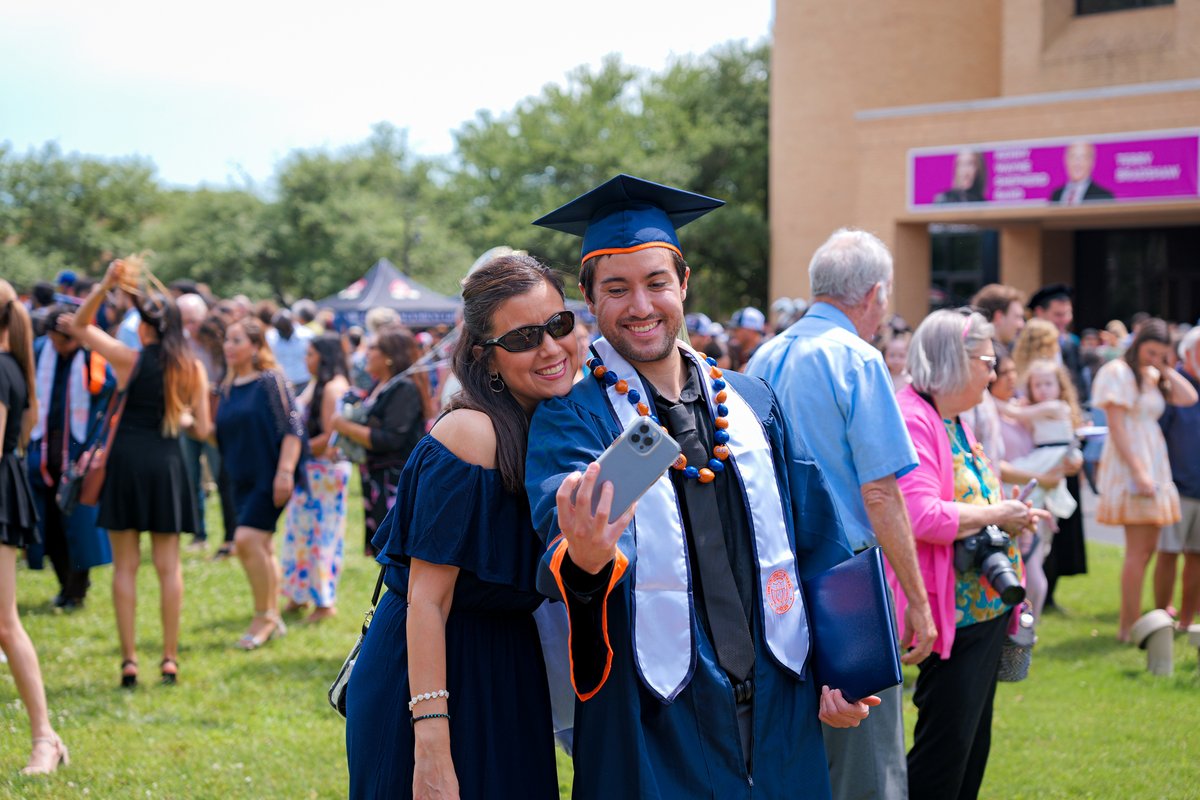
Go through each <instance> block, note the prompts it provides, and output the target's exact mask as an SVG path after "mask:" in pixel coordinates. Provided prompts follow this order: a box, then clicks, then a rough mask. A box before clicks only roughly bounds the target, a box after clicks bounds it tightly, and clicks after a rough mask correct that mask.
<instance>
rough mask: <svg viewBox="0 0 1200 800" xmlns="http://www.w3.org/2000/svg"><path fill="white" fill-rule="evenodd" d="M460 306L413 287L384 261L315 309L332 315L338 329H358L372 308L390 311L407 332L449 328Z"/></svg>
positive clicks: (446, 298)
mask: <svg viewBox="0 0 1200 800" xmlns="http://www.w3.org/2000/svg"><path fill="white" fill-rule="evenodd" d="M461 305H462V301H461V300H459V299H457V298H452V297H446V296H445V295H441V294H438V293H437V292H435V291H433V290H432V289H429V288H427V287H425V286H422V285H421V284H419V283H417V282H416V281H414V280H413V279H412V278H410V277H408V276H407V275H405V274H404V273H403V272H401V271H400V270H399V269H397V268H396V265H395V264H393V263H392V262H390V261H388V260H387V259H386V258H381V259H379V260H378V261H376V262H375V265H374V266H372V267H371V268H370V269H369V270H367V274H366V275H363V276H362V277H361V278H359V279H358V280H356V281H355V282H354V283H352V284H350V285H349V286H347V287H346V288H345V289H343V290H342V291H340V292H338V293H337V294H335V295H330V296H329V297H326V298H324V299H322V300H318V301H317V307H318V308H328V309H330V310H332V311H333V312H334V314H335V315H336V316H337V323H338V327H339V328H342V327H345V326H349V325H362V324H363V322H364V320H365V318H366V315H367V312H368V311H370V310H371V309H372V308H391V309H394V310H395V311H396V312H397V313H398V314H399V315H400V321H401V322H402V323H403V324H404V325H407V326H408V327H410V328H427V327H431V326H434V325H453V324H454V319H455V314H456V313H457V311H458V309H459V307H460V306H461Z"/></svg>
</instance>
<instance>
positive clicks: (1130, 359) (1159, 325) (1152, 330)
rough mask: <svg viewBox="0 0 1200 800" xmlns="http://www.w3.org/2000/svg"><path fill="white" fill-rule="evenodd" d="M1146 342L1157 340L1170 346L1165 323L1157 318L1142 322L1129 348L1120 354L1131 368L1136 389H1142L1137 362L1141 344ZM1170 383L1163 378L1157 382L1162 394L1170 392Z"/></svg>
mask: <svg viewBox="0 0 1200 800" xmlns="http://www.w3.org/2000/svg"><path fill="white" fill-rule="evenodd" d="M1146 342H1158V343H1160V344H1164V345H1166V346H1167V347H1170V346H1171V332H1170V331H1169V330H1168V329H1167V323H1165V322H1163V321H1162V320H1161V319H1158V318H1156V317H1155V318H1151V319H1148V320H1146V321H1145V322H1143V323H1142V327H1140V328H1138V332H1137V334H1136V335H1134V337H1133V341H1132V342H1130V343H1129V349H1128V350H1126V351H1125V355H1124V356H1122V357H1123V358H1124V359H1125V363H1126V364H1128V365H1129V368H1130V369H1132V370H1133V376H1134V378H1135V379H1136V380H1137V387H1138V391H1139V392H1141V391H1142V368H1141V366H1140V365H1139V364H1138V352H1139V351H1140V350H1141V349H1142V345H1143V344H1145V343H1146ZM1170 387H1171V384H1170V383H1169V382H1168V381H1167V380H1166V379H1165V378H1164V379H1163V380H1162V381H1160V382H1159V389H1161V390H1162V393H1163V394H1164V395H1167V394H1169V393H1170Z"/></svg>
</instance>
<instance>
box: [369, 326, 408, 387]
mask: <svg viewBox="0 0 1200 800" xmlns="http://www.w3.org/2000/svg"><path fill="white" fill-rule="evenodd" d="M375 346H376V347H378V348H379V352H381V353H383V356H384V358H386V359H387V360H388V361H390V362H392V363H391V364H389V365H388V369H389V370H390V371H391V373H392V374H393V375H397V374H399V373H401V372H404V370H406V369H408V368H409V367H411V366H412V363H413V359H414V358H415V355H414V354H415V353H416V352H417V342H416V340H415V339H413V335H412V333H410V332H409V330H408V328H401V327H400V326H399V325H391V326H388V327H386V328H383V329H381V330H380V331H379V333H377V334H375Z"/></svg>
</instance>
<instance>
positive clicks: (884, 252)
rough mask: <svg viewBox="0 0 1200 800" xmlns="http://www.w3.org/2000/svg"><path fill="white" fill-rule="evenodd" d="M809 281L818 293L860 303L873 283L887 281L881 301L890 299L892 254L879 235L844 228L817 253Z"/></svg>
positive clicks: (813, 259)
mask: <svg viewBox="0 0 1200 800" xmlns="http://www.w3.org/2000/svg"><path fill="white" fill-rule="evenodd" d="M808 281H809V283H810V284H811V286H812V293H813V296H814V297H820V296H822V295H824V296H826V297H831V298H833V299H834V300H837V301H838V302H840V303H845V304H846V305H848V306H856V305H858V304H859V303H861V302H862V301H863V298H864V297H866V296H867V294H868V293H869V292H870V291H871V287H872V286H874V285H875V284H877V283H878V284H883V286H882V287H881V292H882V294H881V296H880V302H881V303H882V302H886V300H887V288H888V285H889V284H890V283H891V281H892V254H891V253H889V252H888V249H887V247H886V246H885V245H884V244H883V242H881V241H879V238H878V237H876V236H875V235H873V234H870V233H867V232H866V231H860V230H854V229H853V228H840V229H838V230H836V231H834V233H833V235H832V236H830V237H829V238H828V239H827V240H826V241H825V244H823V245H821V246H820V247H818V248H817V252H815V253H813V257H812V261H811V262H809V265H808Z"/></svg>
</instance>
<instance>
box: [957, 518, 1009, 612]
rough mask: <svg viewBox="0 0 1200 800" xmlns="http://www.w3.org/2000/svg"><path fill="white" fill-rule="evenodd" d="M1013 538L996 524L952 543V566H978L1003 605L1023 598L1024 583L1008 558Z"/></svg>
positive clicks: (964, 570) (963, 567)
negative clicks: (1022, 583)
mask: <svg viewBox="0 0 1200 800" xmlns="http://www.w3.org/2000/svg"><path fill="white" fill-rule="evenodd" d="M1011 541H1012V540H1011V539H1009V538H1008V534H1007V533H1005V532H1004V531H1002V530H1000V529H999V528H997V527H996V526H995V525H988V526H987V527H986V528H984V529H983V530H981V531H980V532H979V533H976V534H973V535H971V536H968V537H967V538H965V539H959V540H958V541H956V542H955V543H954V568H955V569H956V570H958V571H959V572H968V571H970V570H972V569H978V570H979V571H980V572H981V573H983V578H984V580H986V581H987V582H988V583H990V584H991V586H992V588H993V589H995V590H996V594H998V595H1000V599H1001V600H1003V601H1004V604H1005V605H1009V606H1015V605H1016V604H1017V603H1019V602H1021V601H1022V600H1024V599H1025V587H1024V586H1022V585H1021V579H1020V578H1019V577H1017V571H1016V570H1015V569H1013V566H1012V562H1011V561H1009V560H1008V545H1009V543H1010V542H1011Z"/></svg>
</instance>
